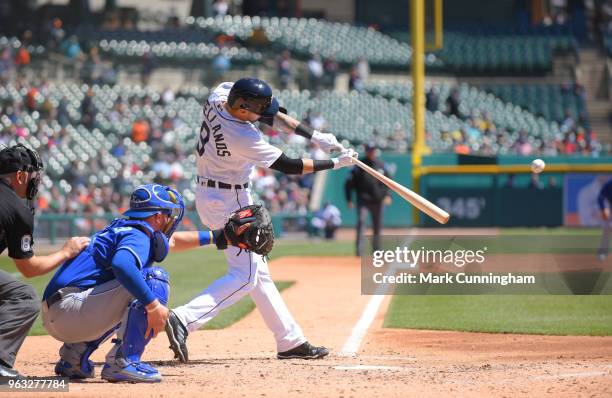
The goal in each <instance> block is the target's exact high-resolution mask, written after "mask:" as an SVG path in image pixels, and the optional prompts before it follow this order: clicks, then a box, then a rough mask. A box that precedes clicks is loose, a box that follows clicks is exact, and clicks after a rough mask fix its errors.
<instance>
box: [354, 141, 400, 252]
mask: <svg viewBox="0 0 612 398" xmlns="http://www.w3.org/2000/svg"><path fill="white" fill-rule="evenodd" d="M362 161H363V163H365V164H367V165H368V166H370V167H372V168H373V169H375V170H377V171H379V172H381V173H383V174H385V175H387V172H386V170H385V166H384V163H382V162H381V161H380V160H378V157H377V149H376V146H375V145H374V144H367V145H366V154H365V158H364V159H363V160H362ZM353 191H355V192H356V194H357V242H356V255H357V256H361V255H362V254H363V234H364V231H365V224H366V217H367V213H368V212H370V215H371V217H372V229H373V237H372V250H379V249H380V229H381V226H382V218H383V207H384V206H385V205H388V204H390V203H391V196H390V195H389V189H388V188H387V187H386V186H385V185H384V184H383V183H382V182H380V181H378V180H377V179H376V178H374V177H372V176H371V175H369V174H368V173H366V172H365V171H363V170H362V169H361V168H359V167H353V169H352V170H351V173H350V174H349V176H348V177H347V179H346V183H345V184H344V193H345V195H346V201H347V202H348V207H349V209H351V208H353V199H352V193H353Z"/></svg>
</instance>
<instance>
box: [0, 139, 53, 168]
mask: <svg viewBox="0 0 612 398" xmlns="http://www.w3.org/2000/svg"><path fill="white" fill-rule="evenodd" d="M42 168H43V162H42V160H41V159H40V156H38V153H37V152H36V151H35V150H33V149H30V148H28V147H27V146H25V145H23V144H17V145H14V146H12V147H8V148H4V149H0V175H2V174H9V173H14V172H16V171H40V170H42Z"/></svg>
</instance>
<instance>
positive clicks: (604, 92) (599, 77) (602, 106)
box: [577, 48, 612, 142]
mask: <svg viewBox="0 0 612 398" xmlns="http://www.w3.org/2000/svg"><path fill="white" fill-rule="evenodd" d="M577 78H578V81H579V82H580V83H581V84H582V85H583V86H584V88H585V90H586V94H587V96H586V98H587V101H586V107H587V111H588V113H589V121H590V123H591V128H592V129H593V131H595V132H596V133H597V134H598V136H599V139H600V141H602V142H612V124H611V123H610V122H611V120H610V117H611V116H612V115H611V113H612V98H611V95H610V94H611V93H610V91H609V82H608V79H609V78H608V71H607V61H606V58H605V56H604V55H602V54H601V53H600V51H599V49H596V48H584V49H582V50H581V51H580V64H579V65H578V67H577Z"/></svg>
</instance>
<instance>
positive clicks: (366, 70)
mask: <svg viewBox="0 0 612 398" xmlns="http://www.w3.org/2000/svg"><path fill="white" fill-rule="evenodd" d="M356 68H357V74H358V75H359V78H360V79H361V81H363V82H365V81H367V80H368V79H369V78H370V64H369V63H368V60H367V58H365V57H359V60H358V61H357V65H356Z"/></svg>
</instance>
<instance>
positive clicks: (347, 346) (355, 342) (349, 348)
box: [339, 294, 385, 357]
mask: <svg viewBox="0 0 612 398" xmlns="http://www.w3.org/2000/svg"><path fill="white" fill-rule="evenodd" d="M384 299H385V295H384V294H377V295H375V296H372V298H370V301H368V305H366V307H365V309H364V310H363V314H361V318H359V321H357V323H356V324H355V326H354V327H353V331H352V332H351V335H350V336H349V338H348V340H346V342H345V343H344V346H343V347H342V351H340V354H339V355H340V356H342V357H353V356H355V355H357V351H359V347H360V346H361V342H362V341H363V338H364V337H365V335H366V333H367V332H368V329H369V328H370V325H371V324H372V322H374V318H376V314H377V313H378V308H379V307H380V305H381V304H382V302H383V300H384Z"/></svg>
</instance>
